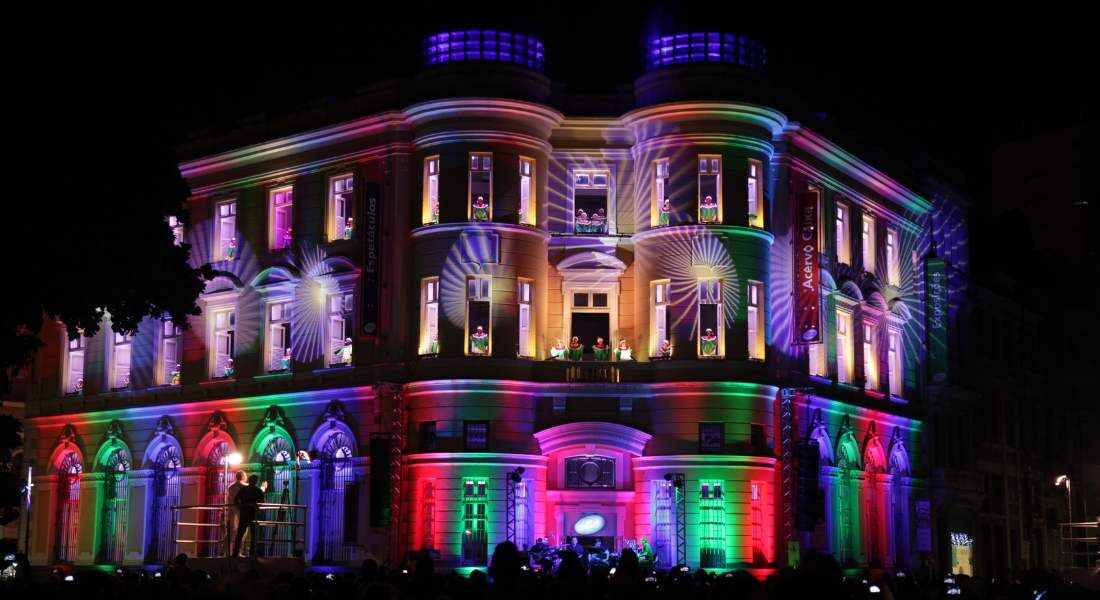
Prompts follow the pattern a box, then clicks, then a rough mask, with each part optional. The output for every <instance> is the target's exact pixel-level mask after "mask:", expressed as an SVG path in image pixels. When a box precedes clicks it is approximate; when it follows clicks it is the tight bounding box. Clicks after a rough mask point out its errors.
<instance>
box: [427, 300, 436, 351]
mask: <svg viewBox="0 0 1100 600" xmlns="http://www.w3.org/2000/svg"><path fill="white" fill-rule="evenodd" d="M424 321H425V323H424V331H425V335H426V336H427V339H425V340H424V345H425V350H430V349H431V346H432V340H434V339H436V336H437V335H439V304H438V303H436V302H432V303H431V304H428V305H427V306H426V307H425V308H424Z"/></svg>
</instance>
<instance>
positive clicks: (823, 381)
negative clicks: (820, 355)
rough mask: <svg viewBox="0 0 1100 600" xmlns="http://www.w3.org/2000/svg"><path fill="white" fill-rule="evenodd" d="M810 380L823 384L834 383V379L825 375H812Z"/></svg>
mask: <svg viewBox="0 0 1100 600" xmlns="http://www.w3.org/2000/svg"><path fill="white" fill-rule="evenodd" d="M810 381H813V382H815V383H820V384H821V385H833V380H832V379H829V378H828V377H826V376H824V375H810Z"/></svg>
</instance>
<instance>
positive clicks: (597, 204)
mask: <svg viewBox="0 0 1100 600" xmlns="http://www.w3.org/2000/svg"><path fill="white" fill-rule="evenodd" d="M610 181H611V177H610V175H609V174H608V172H607V171H574V172H573V208H574V210H575V211H576V212H575V213H574V219H573V232H574V233H580V234H593V235H602V234H605V233H607V232H608V231H610V227H609V226H608V222H607V220H608V217H609V216H610V215H611V206H610V204H609V203H610V199H611V189H610Z"/></svg>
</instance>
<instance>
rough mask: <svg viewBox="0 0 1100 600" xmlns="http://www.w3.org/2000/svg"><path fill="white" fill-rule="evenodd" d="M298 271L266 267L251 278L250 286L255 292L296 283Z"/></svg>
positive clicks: (291, 268) (287, 268)
mask: <svg viewBox="0 0 1100 600" xmlns="http://www.w3.org/2000/svg"><path fill="white" fill-rule="evenodd" d="M298 279H299V276H298V270H297V269H295V268H293V267H268V268H266V269H264V270H263V271H260V272H259V274H257V275H256V276H255V277H253V278H252V282H251V284H250V285H251V286H252V287H253V288H255V289H257V290H264V289H270V288H275V287H281V286H292V285H294V284H296V283H298Z"/></svg>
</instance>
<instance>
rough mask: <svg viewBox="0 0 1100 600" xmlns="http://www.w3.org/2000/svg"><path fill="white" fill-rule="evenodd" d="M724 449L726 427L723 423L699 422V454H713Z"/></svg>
mask: <svg viewBox="0 0 1100 600" xmlns="http://www.w3.org/2000/svg"><path fill="white" fill-rule="evenodd" d="M725 449H726V427H725V424H723V423H699V454H713V453H718V452H722V451H723V450H725Z"/></svg>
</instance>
